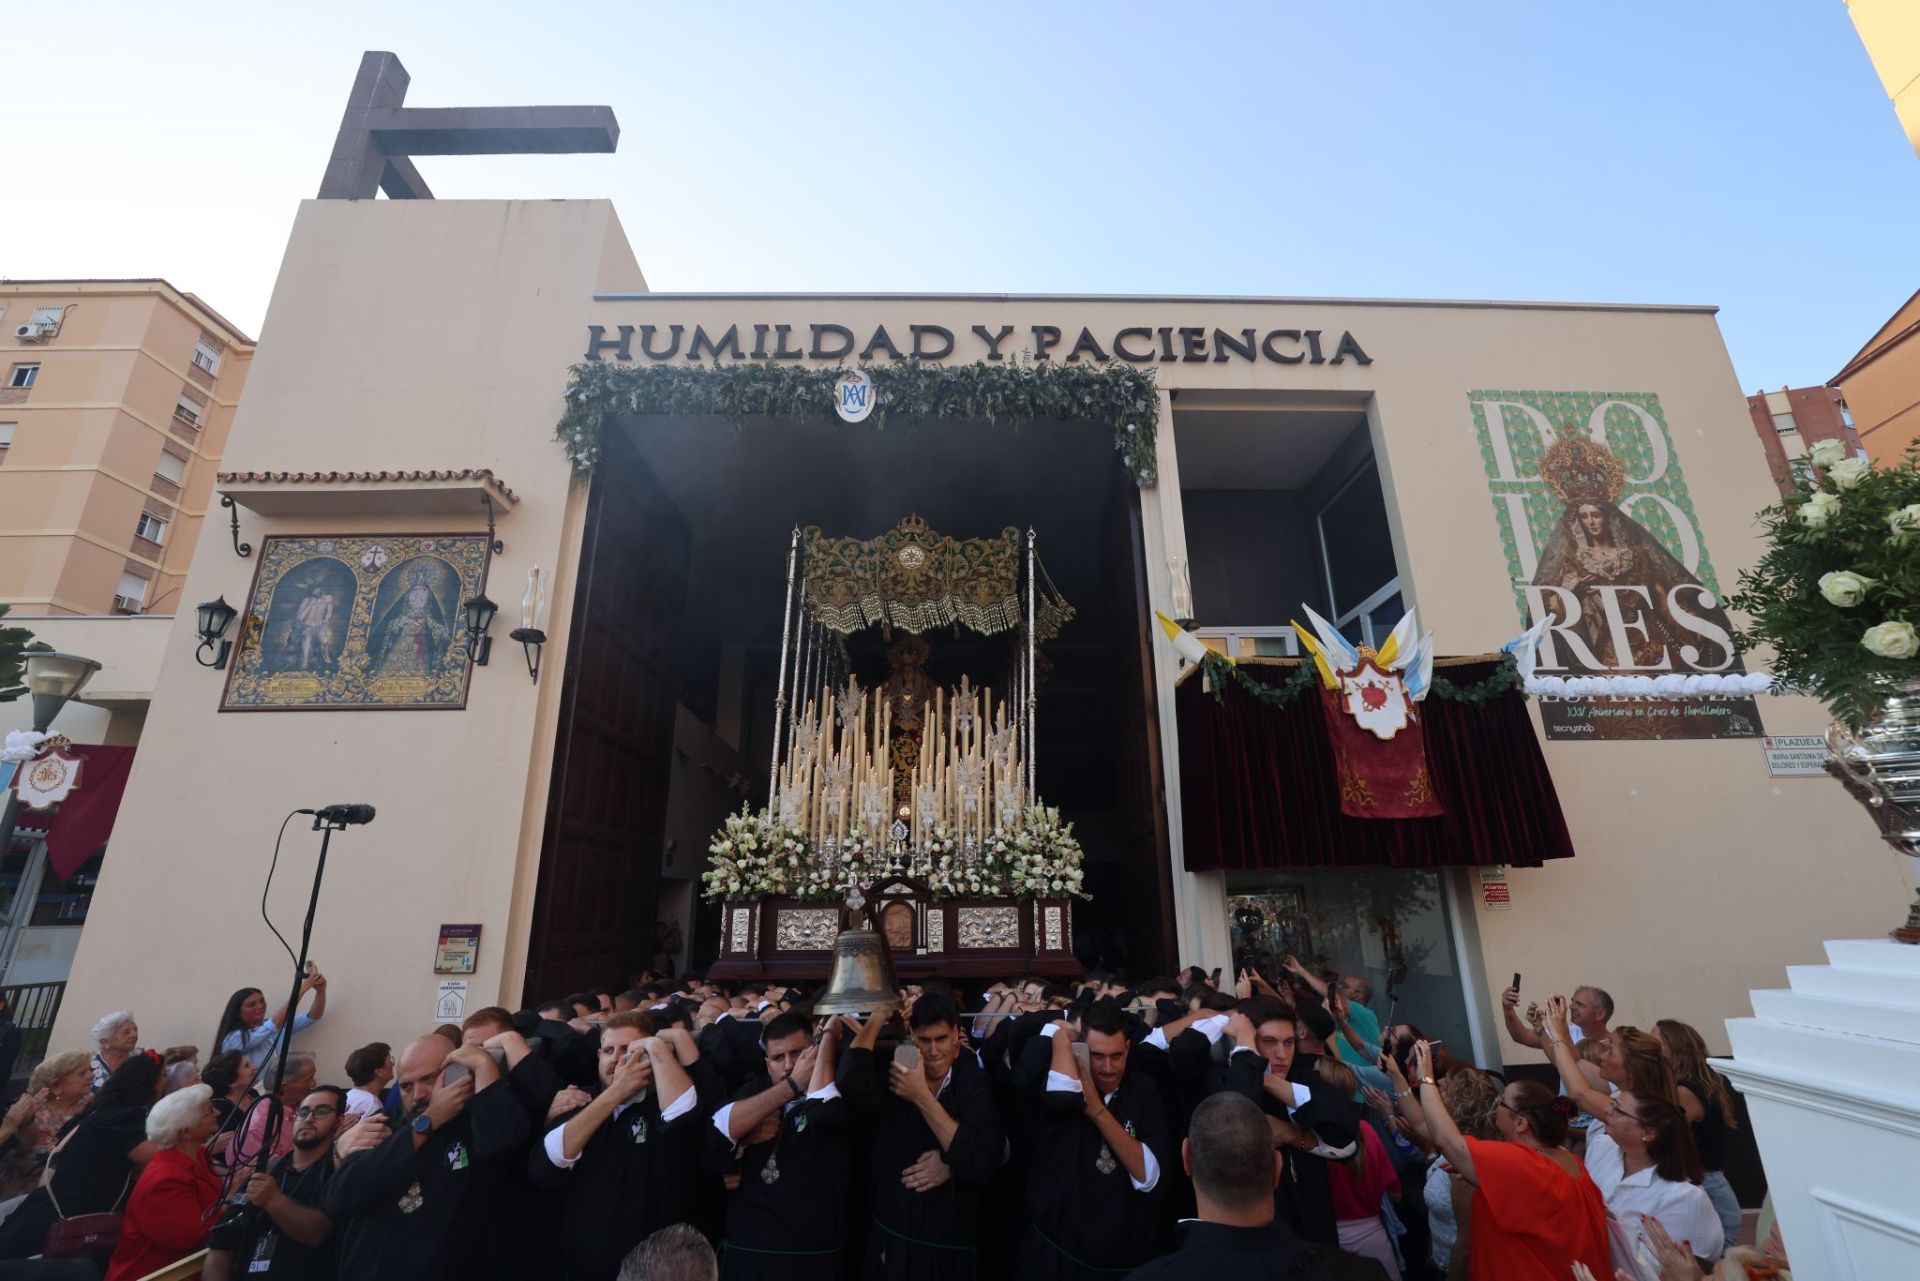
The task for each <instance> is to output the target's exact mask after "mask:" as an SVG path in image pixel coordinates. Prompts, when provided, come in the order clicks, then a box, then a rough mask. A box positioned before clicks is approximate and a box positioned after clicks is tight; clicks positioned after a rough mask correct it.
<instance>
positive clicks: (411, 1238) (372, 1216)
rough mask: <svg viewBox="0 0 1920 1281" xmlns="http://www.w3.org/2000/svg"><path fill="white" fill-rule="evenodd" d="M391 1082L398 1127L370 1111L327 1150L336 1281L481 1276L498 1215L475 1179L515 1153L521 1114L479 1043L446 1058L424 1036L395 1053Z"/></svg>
mask: <svg viewBox="0 0 1920 1281" xmlns="http://www.w3.org/2000/svg"><path fill="white" fill-rule="evenodd" d="M450 1050H451V1052H449V1051H450ZM450 1068H458V1069H459V1070H458V1071H457V1072H455V1071H449V1069H450ZM395 1079H396V1080H397V1081H398V1083H399V1086H400V1103H401V1106H402V1108H403V1109H405V1111H404V1113H403V1114H402V1116H401V1118H400V1122H399V1124H398V1125H395V1124H393V1123H391V1122H389V1121H388V1119H387V1117H386V1114H385V1113H378V1112H377V1113H375V1114H374V1115H372V1116H370V1117H368V1118H366V1119H365V1120H364V1121H361V1122H360V1123H359V1124H358V1125H355V1126H354V1127H353V1128H352V1129H351V1130H349V1131H348V1132H347V1133H346V1135H345V1136H343V1137H342V1138H341V1139H340V1141H339V1143H338V1144H336V1145H335V1149H336V1152H337V1154H338V1156H339V1159H340V1166H339V1169H338V1170H337V1171H336V1172H335V1173H334V1176H333V1180H332V1182H331V1183H330V1184H329V1185H328V1188H327V1196H326V1205H325V1209H326V1214H327V1217H328V1218H330V1219H332V1220H333V1221H334V1223H335V1224H337V1225H339V1237H340V1275H341V1276H345V1277H353V1278H355V1279H356V1281H436V1279H437V1278H440V1277H443V1276H485V1275H487V1274H488V1273H489V1271H490V1269H489V1267H488V1261H487V1259H486V1258H485V1257H484V1254H485V1249H484V1243H485V1242H487V1241H488V1240H490V1239H491V1237H490V1235H489V1234H488V1233H487V1232H486V1231H485V1230H484V1228H485V1227H486V1225H487V1224H489V1223H490V1222H492V1221H493V1218H494V1216H495V1215H496V1214H497V1212H498V1210H499V1208H500V1207H498V1206H496V1205H494V1204H493V1200H494V1198H492V1197H491V1196H489V1195H488V1192H489V1191H490V1190H491V1187H492V1185H491V1184H489V1183H487V1182H486V1181H484V1180H482V1179H481V1177H480V1176H481V1171H482V1169H483V1168H484V1167H486V1166H488V1165H490V1164H491V1163H493V1162H495V1161H498V1160H501V1159H503V1158H506V1157H510V1156H515V1155H517V1154H518V1153H519V1151H520V1148H521V1145H522V1144H523V1143H524V1142H525V1141H526V1138H527V1134H528V1126H527V1116H526V1113H525V1112H523V1111H522V1110H521V1108H520V1105H519V1104H518V1103H517V1102H515V1101H514V1098H513V1095H512V1093H511V1092H510V1091H508V1090H505V1089H503V1088H501V1085H500V1069H499V1068H498V1067H497V1066H496V1065H495V1064H494V1061H493V1059H492V1058H491V1057H490V1056H489V1055H488V1054H487V1052H486V1051H485V1050H483V1049H481V1048H480V1047H479V1046H477V1045H468V1046H462V1047H461V1048H460V1049H457V1050H452V1049H451V1047H450V1046H448V1044H447V1042H446V1041H445V1040H444V1039H442V1038H441V1037H439V1036H423V1037H421V1038H420V1039H419V1040H417V1041H415V1042H414V1043H413V1044H411V1045H409V1046H408V1047H407V1048H406V1049H405V1050H403V1051H402V1052H401V1054H400V1063H399V1068H398V1072H397V1075H396V1078H395Z"/></svg>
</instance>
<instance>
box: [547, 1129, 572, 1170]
mask: <svg viewBox="0 0 1920 1281" xmlns="http://www.w3.org/2000/svg"><path fill="white" fill-rule="evenodd" d="M566 1133H567V1124H566V1122H565V1121H562V1122H561V1123H560V1124H559V1125H556V1126H554V1127H553V1128H552V1129H551V1130H548V1131H547V1138H546V1142H545V1143H544V1144H543V1145H542V1146H543V1147H545V1148H546V1150H547V1160H549V1161H551V1162H553V1164H554V1165H555V1166H557V1167H558V1168H560V1169H562V1170H571V1169H572V1168H573V1167H574V1166H575V1165H576V1164H578V1163H579V1160H580V1158H579V1157H574V1158H572V1159H571V1160H569V1159H568V1158H567V1154H566V1144H565V1142H564V1139H565V1137H566Z"/></svg>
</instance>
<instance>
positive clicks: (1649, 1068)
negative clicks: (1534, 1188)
mask: <svg viewBox="0 0 1920 1281" xmlns="http://www.w3.org/2000/svg"><path fill="white" fill-rule="evenodd" d="M1567 1017H1568V1015H1567V999H1566V998H1565V997H1564V996H1553V997H1549V998H1548V999H1547V1036H1548V1042H1547V1044H1548V1049H1549V1050H1550V1051H1551V1053H1552V1054H1553V1060H1554V1064H1555V1066H1557V1067H1558V1068H1559V1069H1560V1071H1561V1072H1562V1073H1563V1074H1571V1073H1573V1072H1574V1071H1576V1069H1575V1068H1574V1055H1573V1046H1572V1044H1571V1041H1570V1040H1569V1038H1568V1037H1567V1035H1566V1031H1567ZM1623 1033H1631V1034H1632V1035H1630V1036H1627V1037H1626V1038H1625V1040H1624V1041H1623V1040H1622V1034H1623ZM1641 1040H1645V1041H1651V1042H1652V1043H1653V1047H1652V1050H1651V1052H1650V1053H1649V1052H1648V1051H1647V1050H1646V1049H1645V1048H1644V1047H1642V1046H1640V1045H1639V1044H1638V1042H1639V1041H1641ZM1659 1045H1660V1042H1659V1040H1658V1039H1657V1038H1655V1037H1653V1036H1650V1035H1648V1034H1647V1033H1645V1032H1636V1031H1635V1030H1634V1029H1632V1028H1618V1029H1615V1031H1614V1048H1615V1050H1616V1053H1615V1054H1613V1055H1610V1056H1609V1057H1608V1058H1605V1059H1602V1060H1601V1064H1600V1071H1601V1074H1602V1075H1603V1076H1606V1077H1607V1078H1608V1081H1609V1083H1610V1084H1612V1083H1613V1082H1614V1078H1615V1077H1616V1075H1618V1076H1623V1077H1625V1078H1626V1080H1625V1081H1624V1082H1622V1083H1621V1084H1620V1086H1619V1089H1618V1091H1617V1093H1615V1094H1614V1095H1613V1096H1612V1097H1611V1098H1609V1097H1607V1096H1606V1095H1603V1094H1601V1093H1600V1092H1599V1091H1597V1090H1594V1089H1592V1088H1591V1087H1589V1086H1585V1085H1573V1089H1574V1091H1575V1094H1576V1096H1579V1097H1578V1101H1579V1103H1580V1104H1581V1106H1583V1107H1585V1108H1586V1109H1587V1111H1589V1112H1591V1113H1593V1114H1594V1115H1595V1116H1597V1117H1599V1118H1600V1122H1601V1124H1600V1125H1599V1126H1598V1127H1595V1128H1593V1129H1590V1130H1589V1131H1588V1134H1587V1170H1588V1172H1589V1173H1591V1174H1592V1175H1593V1181H1594V1182H1595V1183H1596V1184H1598V1185H1599V1187H1600V1191H1601V1194H1602V1195H1604V1196H1605V1197H1606V1199H1607V1209H1608V1210H1610V1211H1611V1212H1612V1213H1613V1217H1614V1218H1615V1219H1616V1220H1618V1221H1619V1223H1620V1225H1621V1226H1622V1227H1623V1228H1624V1229H1626V1232H1625V1236H1626V1238H1627V1241H1628V1242H1630V1243H1631V1242H1635V1241H1637V1240H1638V1239H1639V1238H1640V1237H1642V1236H1644V1235H1645V1228H1644V1227H1643V1226H1642V1224H1641V1217H1642V1216H1643V1215H1644V1216H1648V1217H1651V1218H1654V1219H1658V1220H1659V1221H1660V1224H1661V1226H1662V1227H1664V1228H1666V1230H1667V1232H1668V1233H1669V1234H1670V1235H1671V1236H1672V1237H1673V1239H1674V1240H1675V1241H1684V1242H1688V1243H1690V1244H1691V1247H1692V1250H1693V1253H1694V1256H1695V1257H1696V1258H1699V1259H1702V1260H1705V1261H1707V1262H1708V1263H1711V1261H1712V1260H1714V1259H1717V1258H1719V1257H1720V1252H1721V1250H1723V1249H1724V1248H1725V1246H1726V1232H1725V1229H1723V1228H1722V1227H1721V1226H1720V1214H1719V1211H1718V1210H1716V1209H1715V1208H1714V1205H1713V1198H1712V1197H1710V1196H1708V1195H1707V1191H1706V1189H1705V1188H1704V1187H1702V1186H1701V1182H1702V1179H1703V1178H1704V1171H1703V1170H1702V1169H1701V1166H1700V1153H1699V1150H1698V1149H1697V1148H1695V1147H1694V1144H1693V1133H1692V1131H1691V1130H1690V1129H1689V1128H1688V1125H1687V1114H1686V1111H1685V1110H1684V1109H1683V1108H1682V1107H1681V1105H1680V1103H1679V1102H1678V1101H1677V1100H1676V1099H1675V1098H1674V1094H1675V1092H1676V1091H1675V1087H1674V1084H1673V1072H1672V1070H1671V1069H1670V1068H1668V1067H1667V1066H1666V1061H1665V1060H1664V1059H1663V1058H1662V1057H1661V1056H1660V1052H1659ZM1567 1079H1568V1082H1569V1084H1572V1083H1573V1082H1574V1081H1575V1080H1576V1079H1577V1078H1575V1077H1574V1076H1572V1075H1568V1076H1567ZM1629 1261H1630V1260H1629Z"/></svg>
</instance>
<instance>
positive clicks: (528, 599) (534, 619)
mask: <svg viewBox="0 0 1920 1281" xmlns="http://www.w3.org/2000/svg"><path fill="white" fill-rule="evenodd" d="M539 625H540V567H539V566H538V565H535V566H534V567H533V568H532V569H530V570H528V571H527V592H526V595H524V596H522V597H521V598H520V626H521V628H522V629H523V630H525V631H529V632H530V631H532V630H533V629H534V628H536V627H538V626H539Z"/></svg>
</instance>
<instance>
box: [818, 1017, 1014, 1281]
mask: <svg viewBox="0 0 1920 1281" xmlns="http://www.w3.org/2000/svg"><path fill="white" fill-rule="evenodd" d="M908 1026H909V1028H910V1029H911V1031H912V1033H913V1041H912V1045H913V1047H914V1049H915V1050H916V1052H917V1053H918V1055H919V1059H920V1062H919V1065H918V1066H917V1067H915V1066H909V1065H908V1064H906V1063H904V1062H901V1061H899V1060H897V1059H896V1060H895V1061H894V1062H892V1063H890V1064H889V1065H886V1066H885V1067H884V1068H883V1066H882V1065H881V1064H880V1063H879V1062H878V1060H877V1057H876V1055H875V1053H874V1051H873V1050H872V1049H870V1048H866V1047H862V1046H859V1045H853V1046H849V1047H848V1049H847V1052H846V1054H845V1055H843V1056H842V1062H841V1064H840V1071H839V1077H838V1079H839V1083H840V1090H841V1093H843V1094H844V1095H845V1096H846V1098H847V1102H848V1103H849V1104H850V1105H852V1107H853V1108H854V1109H855V1110H856V1111H857V1112H859V1113H860V1114H862V1115H863V1116H867V1117H871V1118H872V1120H871V1125H872V1145H871V1178H870V1189H869V1193H868V1197H869V1200H868V1205H869V1208H870V1210H871V1211H872V1214H873V1225H872V1231H871V1232H869V1233H868V1236H867V1247H866V1261H865V1267H864V1268H863V1269H862V1273H861V1275H862V1276H864V1277H865V1278H866V1279H867V1281H948V1279H954V1281H958V1279H959V1278H968V1279H970V1278H972V1277H973V1276H974V1275H975V1271H976V1268H975V1256H976V1251H977V1241H976V1234H977V1233H978V1231H979V1228H980V1221H979V1220H980V1205H981V1201H982V1198H983V1194H984V1192H985V1189H986V1187H987V1185H988V1184H989V1183H991V1182H992V1180H993V1178H994V1177H995V1175H996V1174H997V1173H998V1171H999V1169H1000V1158H1001V1152H1002V1145H1003V1143H1004V1142H1005V1139H1004V1135H1003V1133H1002V1130H1001V1125H1000V1115H999V1112H998V1111H997V1110H996V1109H995V1107H994V1103H993V1093H992V1088H991V1086H990V1085H989V1083H988V1081H987V1074H986V1072H985V1070H984V1069H982V1068H981V1066H980V1064H979V1062H978V1061H977V1060H976V1059H975V1058H974V1057H973V1055H972V1054H971V1053H969V1052H967V1051H965V1050H963V1049H962V1048H961V1045H960V1014H959V1011H958V1010H956V1009H955V1008H954V1004H953V1001H952V1000H951V999H949V998H948V997H946V996H944V995H939V994H930V995H927V996H923V997H921V998H920V1000H919V1001H917V1002H915V1004H914V1007H913V1014H912V1016H911V1017H910V1018H909V1020H908ZM902 1048H903V1049H904V1048H905V1047H902Z"/></svg>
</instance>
